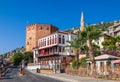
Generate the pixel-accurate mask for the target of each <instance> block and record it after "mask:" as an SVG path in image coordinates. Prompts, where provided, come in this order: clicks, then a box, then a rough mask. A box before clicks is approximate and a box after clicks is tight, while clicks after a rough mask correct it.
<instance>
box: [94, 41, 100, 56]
mask: <svg viewBox="0 0 120 82" xmlns="http://www.w3.org/2000/svg"><path fill="white" fill-rule="evenodd" d="M93 48H94V56H99V55H100V46H98V45H97V44H95V43H93Z"/></svg>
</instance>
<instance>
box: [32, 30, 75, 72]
mask: <svg viewBox="0 0 120 82" xmlns="http://www.w3.org/2000/svg"><path fill="white" fill-rule="evenodd" d="M76 37H77V35H76V34H73V33H72V34H71V33H68V32H60V31H58V32H55V33H52V34H50V35H47V36H45V37H42V38H40V39H39V40H38V48H36V49H34V50H33V52H34V63H40V65H41V66H40V67H41V68H50V69H53V68H56V70H60V69H65V68H66V66H67V65H68V64H69V63H70V62H71V61H73V59H74V56H75V53H74V52H73V50H72V49H71V50H70V48H69V47H66V46H67V45H70V44H69V43H68V41H72V40H73V39H74V38H76Z"/></svg>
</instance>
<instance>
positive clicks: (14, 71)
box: [0, 66, 63, 82]
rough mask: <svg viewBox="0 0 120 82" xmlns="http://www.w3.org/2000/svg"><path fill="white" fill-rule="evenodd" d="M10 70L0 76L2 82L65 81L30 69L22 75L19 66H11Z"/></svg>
mask: <svg viewBox="0 0 120 82" xmlns="http://www.w3.org/2000/svg"><path fill="white" fill-rule="evenodd" d="M9 69H10V71H8V73H6V75H5V76H4V77H2V78H0V82H63V81H59V80H55V79H52V78H48V77H45V76H39V75H35V74H33V73H30V72H29V71H27V70H26V71H25V75H23V76H21V75H20V74H19V67H13V66H12V67H10V68H9Z"/></svg>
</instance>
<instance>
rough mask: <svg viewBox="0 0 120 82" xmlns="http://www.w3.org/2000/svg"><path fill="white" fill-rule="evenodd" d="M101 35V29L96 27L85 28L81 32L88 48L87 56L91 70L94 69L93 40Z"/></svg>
mask: <svg viewBox="0 0 120 82" xmlns="http://www.w3.org/2000/svg"><path fill="white" fill-rule="evenodd" d="M100 34H101V29H100V28H99V27H98V26H87V27H86V28H85V29H84V30H83V31H82V32H81V36H82V38H84V39H86V42H88V46H89V56H90V60H91V62H92V66H93V69H95V59H94V47H93V43H92V42H93V40H98V39H99V37H100Z"/></svg>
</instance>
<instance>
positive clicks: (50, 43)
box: [50, 37, 51, 45]
mask: <svg viewBox="0 0 120 82" xmlns="http://www.w3.org/2000/svg"><path fill="white" fill-rule="evenodd" d="M50 45H51V37H50Z"/></svg>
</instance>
